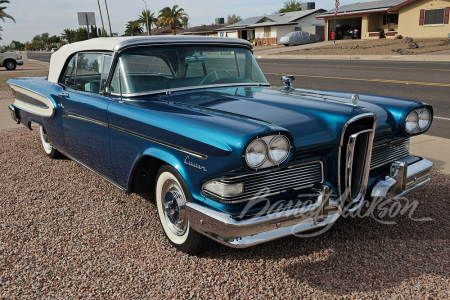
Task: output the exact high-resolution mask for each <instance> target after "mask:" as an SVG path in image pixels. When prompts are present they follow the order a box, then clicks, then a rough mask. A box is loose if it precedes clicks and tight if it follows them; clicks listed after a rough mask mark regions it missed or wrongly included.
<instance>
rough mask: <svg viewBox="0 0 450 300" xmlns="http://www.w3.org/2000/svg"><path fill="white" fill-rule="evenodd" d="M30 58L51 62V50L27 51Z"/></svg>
mask: <svg viewBox="0 0 450 300" xmlns="http://www.w3.org/2000/svg"><path fill="white" fill-rule="evenodd" d="M27 55H28V58H29V59H36V60H40V61H44V62H50V56H51V53H50V52H27Z"/></svg>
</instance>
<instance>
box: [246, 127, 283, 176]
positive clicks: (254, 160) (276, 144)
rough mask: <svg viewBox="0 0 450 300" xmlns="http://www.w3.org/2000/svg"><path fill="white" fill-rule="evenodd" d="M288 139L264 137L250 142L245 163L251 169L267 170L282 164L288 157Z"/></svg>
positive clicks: (279, 136)
mask: <svg viewBox="0 0 450 300" xmlns="http://www.w3.org/2000/svg"><path fill="white" fill-rule="evenodd" d="M289 152H290V143H289V139H288V138H287V137H285V136H283V135H276V136H265V137H262V138H258V139H256V140H254V141H253V142H251V143H250V144H249V145H248V147H247V149H246V150H245V161H246V162H247V165H248V166H249V167H251V168H255V169H256V168H268V167H272V166H274V165H279V164H281V163H283V162H284V161H285V160H286V159H287V158H288V156H289Z"/></svg>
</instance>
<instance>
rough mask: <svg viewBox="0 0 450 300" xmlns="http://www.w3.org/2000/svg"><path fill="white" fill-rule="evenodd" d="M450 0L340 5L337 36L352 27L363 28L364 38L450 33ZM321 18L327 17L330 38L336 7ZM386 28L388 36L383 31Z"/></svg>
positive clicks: (385, 31) (326, 23) (326, 25)
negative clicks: (382, 34)
mask: <svg viewBox="0 0 450 300" xmlns="http://www.w3.org/2000/svg"><path fill="white" fill-rule="evenodd" d="M449 12H450V0H380V1H371V2H360V3H355V4H349V5H343V6H340V7H339V10H338V14H337V16H336V39H341V38H343V36H344V32H345V31H346V30H348V29H355V28H359V29H360V30H361V39H378V38H380V37H386V38H394V37H395V35H396V34H399V35H402V36H403V37H405V36H410V37H413V38H433V37H435V38H436V37H437V38H441V37H450V24H449ZM318 19H322V20H325V32H326V33H327V34H326V39H328V40H331V32H332V30H334V27H335V25H334V22H335V16H334V9H333V10H329V11H327V12H325V13H323V14H322V15H320V16H318ZM380 31H382V32H383V31H384V36H381V35H380Z"/></svg>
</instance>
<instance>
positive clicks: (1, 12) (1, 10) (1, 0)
mask: <svg viewBox="0 0 450 300" xmlns="http://www.w3.org/2000/svg"><path fill="white" fill-rule="evenodd" d="M5 3H8V4H9V0H0V5H2V4H5ZM7 8H8V7H6V6H0V19H2V20H3V22H6V21H5V18H8V19H11V20H13V21H14V23H15V22H16V20H15V19H14V18H13V16H11V15H10V14H7V13H6V12H5V9H7Z"/></svg>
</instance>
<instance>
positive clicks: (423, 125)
mask: <svg viewBox="0 0 450 300" xmlns="http://www.w3.org/2000/svg"><path fill="white" fill-rule="evenodd" d="M430 124H431V112H430V110H429V109H427V108H421V109H416V110H413V111H411V112H410V113H409V114H408V115H407V116H406V120H405V130H406V132H407V133H409V134H414V133H421V132H424V131H425V130H427V129H428V128H429V127H430Z"/></svg>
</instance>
